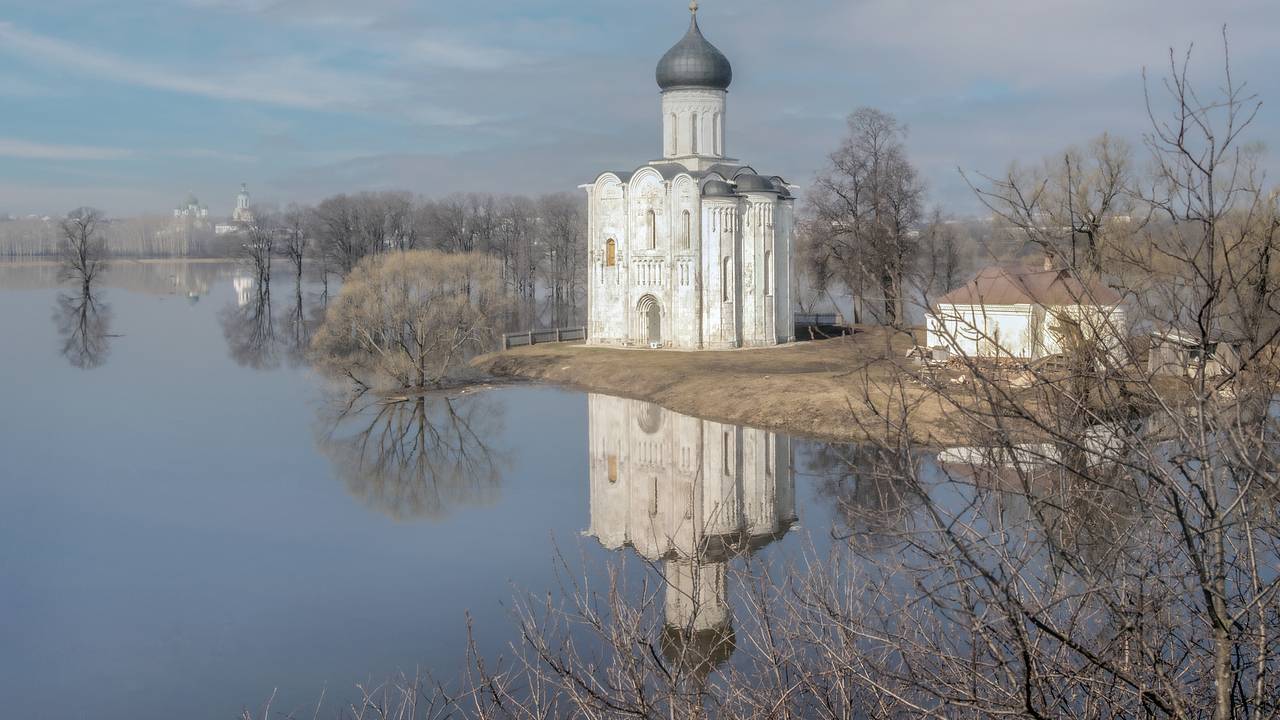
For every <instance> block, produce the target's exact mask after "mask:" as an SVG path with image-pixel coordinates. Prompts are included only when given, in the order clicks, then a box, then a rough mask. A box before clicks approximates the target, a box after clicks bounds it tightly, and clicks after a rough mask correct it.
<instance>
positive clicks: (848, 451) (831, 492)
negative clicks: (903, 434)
mask: <svg viewBox="0 0 1280 720" xmlns="http://www.w3.org/2000/svg"><path fill="white" fill-rule="evenodd" d="M800 455H801V457H802V458H803V460H802V466H803V467H804V470H805V472H806V473H807V474H809V475H811V476H813V477H814V478H815V479H816V480H817V487H818V490H819V492H821V493H822V495H823V496H825V497H828V498H830V499H831V500H832V501H833V503H834V507H835V510H836V515H837V518H836V520H837V522H838V523H839V525H840V527H837V528H833V529H832V532H833V534H834V535H835V536H836V537H838V538H840V539H846V540H848V541H849V542H850V543H851V544H853V545H855V546H857V547H860V548H862V549H864V550H873V549H883V548H884V547H886V546H887V544H886V540H885V533H886V531H888V530H891V529H896V528H898V527H901V526H902V524H903V523H905V522H906V521H907V519H908V517H909V516H910V515H911V512H912V508H913V506H914V505H916V504H917V503H918V499H916V498H913V497H912V496H911V493H910V491H909V489H908V488H906V487H904V485H903V483H902V481H901V479H900V478H901V477H902V473H903V472H907V471H909V468H903V467H900V466H899V465H900V463H898V462H897V460H898V458H897V457H896V456H895V455H894V454H892V453H886V452H884V450H883V449H882V448H878V447H876V446H874V445H840V444H832V443H824V442H806V443H804V444H803V445H801V447H800Z"/></svg>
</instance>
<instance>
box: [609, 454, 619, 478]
mask: <svg viewBox="0 0 1280 720" xmlns="http://www.w3.org/2000/svg"><path fill="white" fill-rule="evenodd" d="M609 482H610V483H616V482H618V456H617V455H610V456H609Z"/></svg>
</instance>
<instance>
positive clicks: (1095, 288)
mask: <svg viewBox="0 0 1280 720" xmlns="http://www.w3.org/2000/svg"><path fill="white" fill-rule="evenodd" d="M1120 302H1121V297H1120V294H1119V293H1117V292H1116V291H1115V290H1113V289H1111V288H1109V287H1107V286H1106V285H1103V284H1102V283H1101V282H1098V281H1096V280H1085V279H1082V278H1080V277H1079V276H1077V275H1076V274H1075V273H1073V272H1072V271H1070V270H1067V269H1053V268H1031V267H1004V266H993V267H988V268H986V269H984V270H983V271H982V272H979V273H978V274H977V276H975V277H974V278H973V279H972V280H970V281H968V282H967V283H965V284H964V285H962V286H961V287H959V288H956V289H955V290H952V291H951V292H949V293H947V294H946V295H943V296H942V297H940V298H938V300H937V301H936V302H935V303H934V304H933V307H932V308H931V309H930V312H929V316H928V318H927V323H928V344H929V347H945V348H947V349H949V350H950V351H951V352H952V353H958V354H961V355H964V356H967V357H1006V358H1019V359H1025V360H1035V359H1038V358H1041V357H1045V356H1047V355H1054V354H1057V353H1060V352H1063V351H1064V349H1065V347H1064V346H1065V345H1066V344H1067V343H1068V342H1069V339H1070V338H1071V337H1073V336H1075V335H1074V333H1077V332H1078V333H1079V337H1082V338H1085V339H1090V338H1103V342H1104V345H1106V346H1114V345H1115V344H1117V343H1118V341H1119V339H1120V338H1121V337H1122V334H1123V326H1124V308H1122V307H1121V306H1120Z"/></svg>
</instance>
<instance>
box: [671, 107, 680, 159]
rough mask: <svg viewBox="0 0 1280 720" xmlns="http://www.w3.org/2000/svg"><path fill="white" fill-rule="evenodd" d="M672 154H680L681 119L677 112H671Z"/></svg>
mask: <svg viewBox="0 0 1280 720" xmlns="http://www.w3.org/2000/svg"><path fill="white" fill-rule="evenodd" d="M671 154H672V155H679V154H680V120H679V119H677V118H676V114H675V113H671Z"/></svg>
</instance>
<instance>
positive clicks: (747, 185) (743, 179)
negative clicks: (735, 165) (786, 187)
mask: <svg viewBox="0 0 1280 720" xmlns="http://www.w3.org/2000/svg"><path fill="white" fill-rule="evenodd" d="M735 180H736V181H737V183H738V192H767V193H777V192H778V188H776V187H774V185H773V181H772V180H769V179H768V178H764V177H760V176H759V175H752V174H751V173H745V174H742V175H739V176H738V177H737V178H735Z"/></svg>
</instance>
